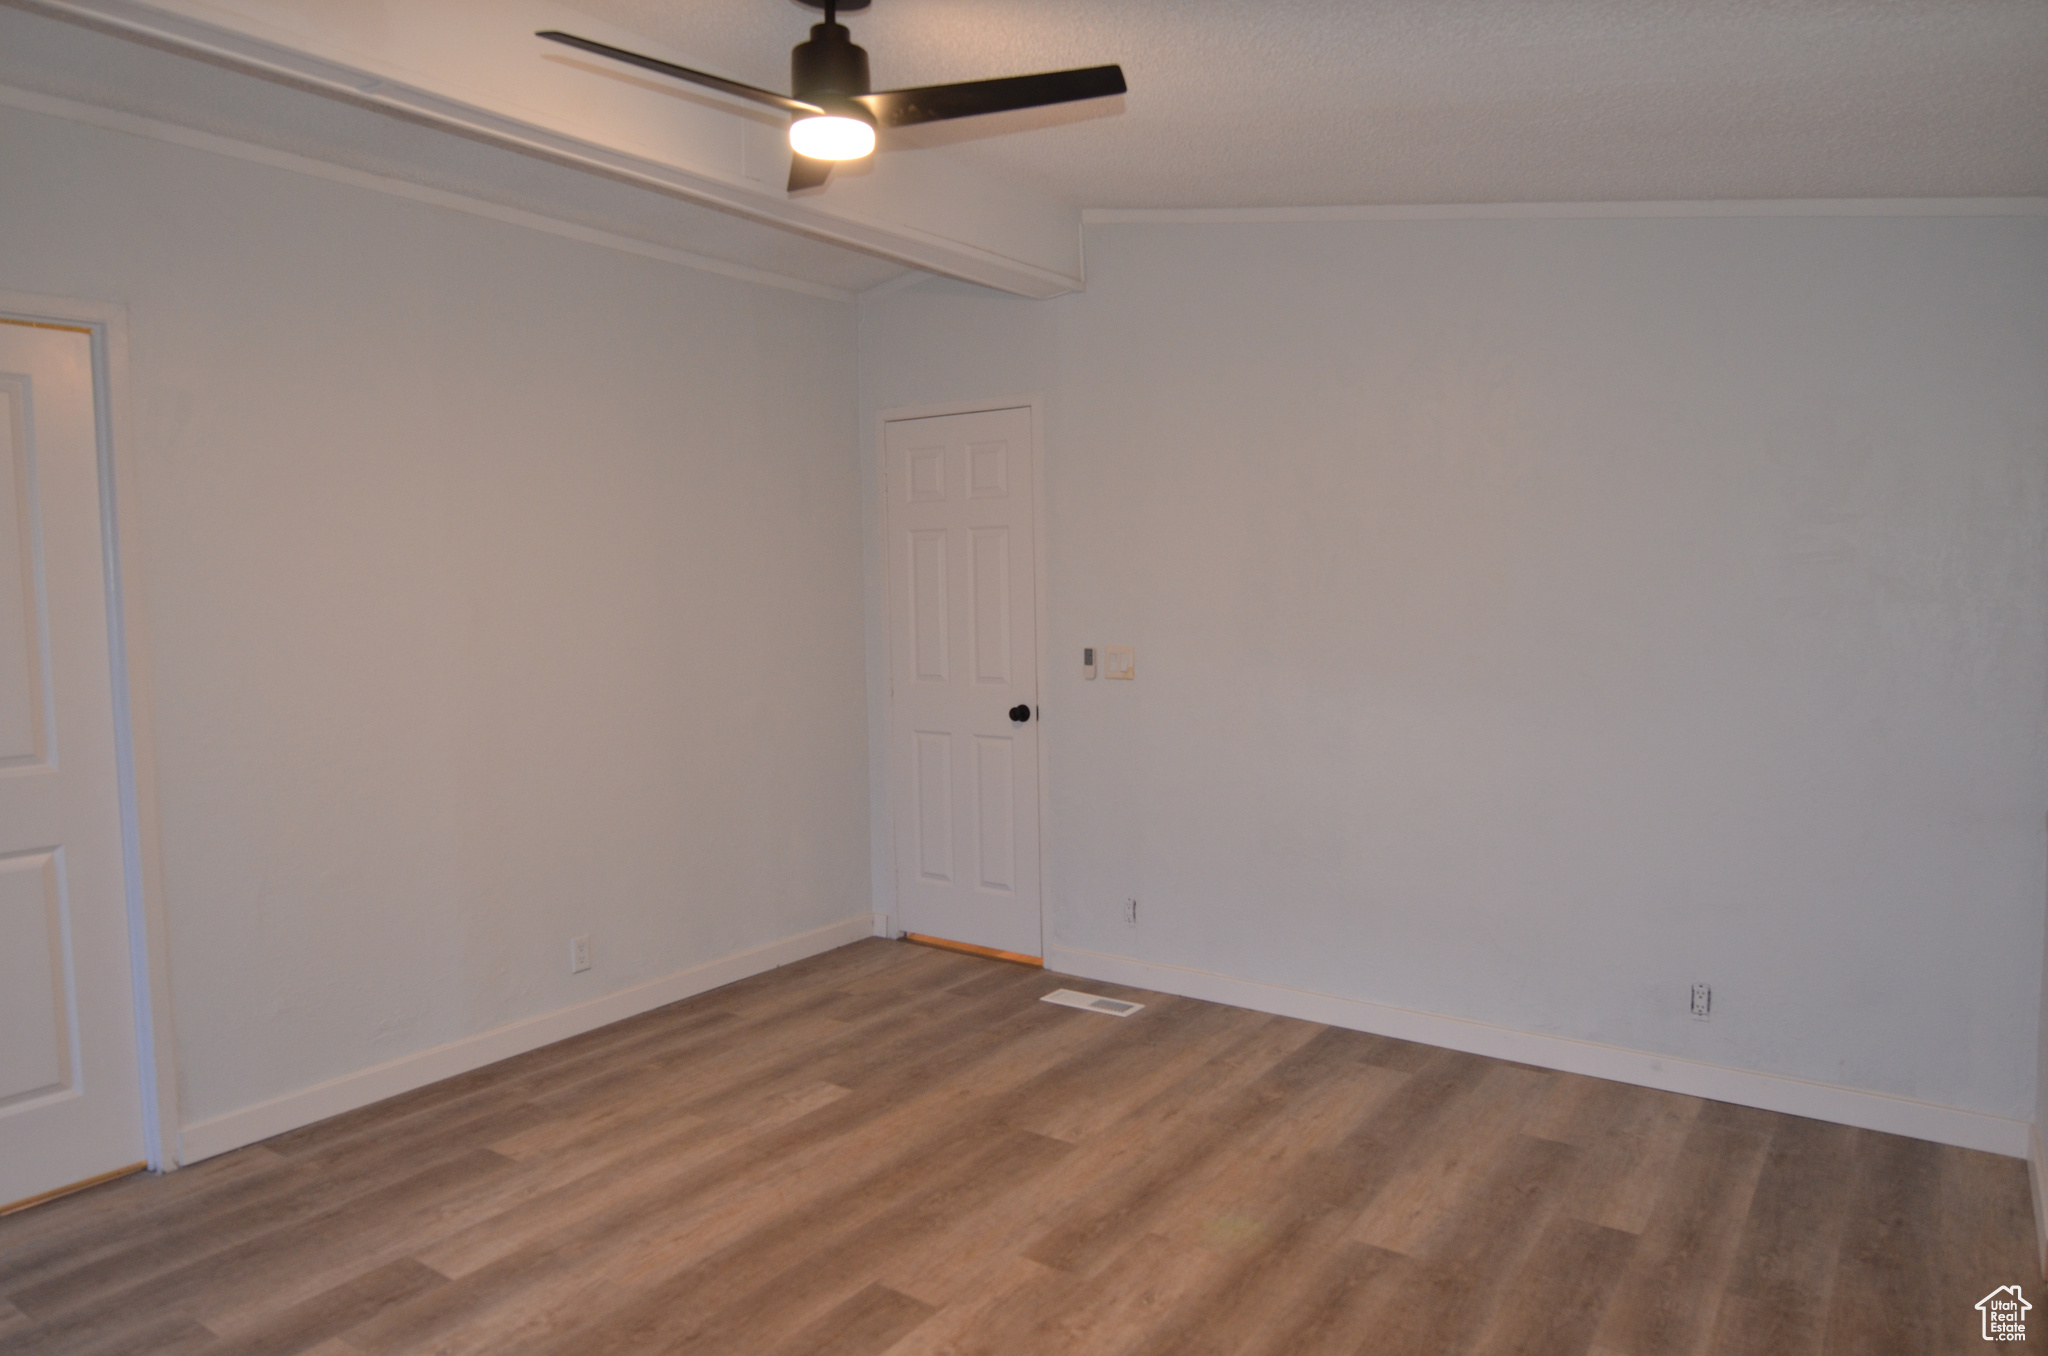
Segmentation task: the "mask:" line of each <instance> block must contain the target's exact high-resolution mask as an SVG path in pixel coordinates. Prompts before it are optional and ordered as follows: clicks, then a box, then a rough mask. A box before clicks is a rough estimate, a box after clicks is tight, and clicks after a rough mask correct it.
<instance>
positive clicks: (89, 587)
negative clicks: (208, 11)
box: [0, 319, 145, 1207]
mask: <svg viewBox="0 0 2048 1356" xmlns="http://www.w3.org/2000/svg"><path fill="white" fill-rule="evenodd" d="M96 418H97V415H96V411H95V408H94V401H93V363H92V339H91V336H90V335H89V334H87V333H85V332H83V331H76V330H65V329H57V328H51V327H47V326H31V325H26V324H22V323H20V322H16V321H8V320H5V319H0V1207H4V1206H6V1205H9V1204H12V1203H14V1202H17V1201H21V1200H24V1199H27V1198H31V1197H34V1196H39V1195H41V1194H43V1193H45V1192H49V1191H54V1190H57V1189H59V1188H61V1187H65V1186H69V1185H72V1184H73V1183H77V1182H81V1181H85V1180H87V1179H90V1178H94V1177H99V1176H102V1175H105V1174H108V1173H112V1172H116V1171H120V1170H122V1169H125V1168H132V1167H138V1166H140V1165H141V1163H142V1161H143V1159H144V1156H145V1154H144V1148H143V1129H142V1099H141V1087H140V1081H139V1078H138V1076H137V1070H136V1053H135V1045H136V1037H135V1020H134V1009H133V990H132V987H131V985H130V983H129V974H128V931H127V908H126V899H125V892H124V887H123V879H124V877H123V865H122V858H121V818H120V795H119V790H118V783H117V781H116V777H115V762H114V696H113V684H112V680H111V677H110V672H111V671H110V668H109V655H108V645H107V591H106V577H105V574H104V572H103V567H102V557H101V549H100V548H101V538H100V494H99V456H98V437H97V432H96Z"/></svg>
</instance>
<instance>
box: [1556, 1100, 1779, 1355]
mask: <svg viewBox="0 0 2048 1356" xmlns="http://www.w3.org/2000/svg"><path fill="white" fill-rule="evenodd" d="M1769 1145H1770V1136H1769V1134H1768V1133H1767V1132H1759V1131H1756V1130H1740V1129H1732V1128H1730V1127H1728V1126H1726V1125H1722V1124H1715V1123H1713V1122H1711V1121H1702V1120H1701V1119H1700V1118H1699V1117H1697V1116H1696V1117H1694V1119H1693V1122H1692V1125H1691V1128H1690V1129H1689V1131H1688V1132H1687V1134H1686V1138H1685V1143H1684V1146H1683V1147H1682V1149H1681V1150H1680V1152H1679V1155H1678V1158H1677V1160H1676V1161H1675V1162H1674V1163H1673V1164H1672V1166H1671V1170H1670V1172H1669V1173H1668V1174H1667V1176H1666V1180H1665V1183H1664V1189H1663V1192H1662V1193H1661V1194H1660V1195H1659V1196H1658V1198H1657V1202H1656V1205H1655V1208H1654V1209H1653V1210H1652V1212H1651V1215H1650V1220H1649V1222H1648V1224H1647V1225H1646V1226H1645V1227H1644V1229H1643V1234H1642V1244H1641V1246H1639V1247H1638V1248H1637V1249H1636V1251H1635V1254H1634V1256H1633V1258H1632V1259H1631V1262H1630V1265H1629V1268H1628V1271H1627V1274H1626V1275H1625V1276H1624V1277H1623V1278H1622V1283H1621V1285H1620V1287H1619V1288H1618V1290H1617V1292H1616V1294H1615V1297H1614V1300H1613V1302H1612V1303H1611V1304H1610V1305H1609V1307H1608V1310H1607V1314H1606V1317H1605V1320H1604V1321H1603V1323H1602V1324H1601V1327H1600V1330H1599V1333H1598V1334H1597V1336H1596V1338H1595V1341H1596V1343H1597V1344H1598V1345H1600V1346H1603V1347H1605V1348H1607V1349H1609V1350H1612V1351H1616V1352H1626V1353H1629V1356H1696V1353H1698V1352H1700V1351H1702V1350H1703V1349H1704V1348H1705V1347H1706V1344H1707V1342H1708V1339H1709V1338H1710V1337H1711V1336H1712V1335H1713V1331H1714V1324H1715V1321H1716V1319H1717V1317H1718V1314H1719V1310H1720V1299H1721V1293H1722V1291H1723V1289H1724V1288H1725V1286H1726V1284H1727V1278H1728V1273H1729V1271H1730V1269H1731V1268H1732V1267H1733V1266H1734V1264H1735V1250H1736V1245H1737V1244H1738V1242H1740V1240H1741V1236H1742V1225H1743V1222H1744V1221H1745V1220H1746V1219H1747V1218H1748V1216H1749V1208H1750V1201H1751V1199H1752V1197H1753V1196H1754V1194H1755V1191H1756V1182H1757V1178H1758V1176H1759V1175H1760V1174H1761V1173H1762V1172H1763V1167H1764V1154H1765V1152H1766V1150H1767V1149H1768V1148H1769Z"/></svg>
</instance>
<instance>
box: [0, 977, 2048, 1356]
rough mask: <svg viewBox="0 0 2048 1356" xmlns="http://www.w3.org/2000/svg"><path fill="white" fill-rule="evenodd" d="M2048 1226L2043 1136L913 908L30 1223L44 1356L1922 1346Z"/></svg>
mask: <svg viewBox="0 0 2048 1356" xmlns="http://www.w3.org/2000/svg"><path fill="white" fill-rule="evenodd" d="M1062 986H1065V987H1086V988H1089V989H1093V990H1097V991H1102V992H1107V993H1110V994H1111V995H1112V996H1121V997H1128V998H1130V999H1132V1000H1133V1001H1137V1002H1141V1003H1143V1004H1145V1007H1144V1009H1143V1010H1142V1011H1141V1012H1140V1013H1139V1014H1137V1015H1136V1016H1133V1017H1131V1018H1129V1019H1124V1020H1110V1019H1105V1018H1103V1017H1100V1016H1098V1015H1096V1014H1091V1013H1084V1012H1076V1011H1074V1010H1071V1009H1066V1008H1059V1007H1054V1006H1051V1005H1047V1004H1043V1003H1040V1002H1039V1001H1038V999H1039V997H1041V996H1042V995H1043V994H1044V993H1047V992H1049V991H1050V990H1052V989H1054V988H1059V987H1062ZM2032 1227H2033V1226H2032V1211H2031V1204H2030V1199H2029V1196H2028V1191H2027V1182H2026V1170H2025V1165H2024V1164H2023V1163H2021V1162H2019V1161H2018V1160H2013V1159H2001V1158H1997V1157H1994V1156H1991V1155H1986V1154H1977V1153H1971V1152H1968V1151H1964V1150H1958V1149H1951V1148H1946V1147H1941V1146H1934V1145H1929V1144H1925V1143H1922V1142H1918V1141H1911V1140H1902V1139H1897V1138H1895V1137H1892V1136H1885V1135H1878V1134H1874V1133H1872V1132H1867V1131H1856V1130H1850V1129H1846V1128H1844V1127H1840V1126H1832V1125H1826V1124H1823V1123H1820V1122H1815V1121H1807V1120H1800V1119H1798V1118H1794V1117H1787V1116H1779V1115H1774V1114H1772V1113H1769V1112H1763V1111H1757V1110H1754V1109H1750V1108H1744V1107H1736V1106H1731V1105H1728V1104H1725V1103H1716V1102H1702V1101H1698V1100H1696V1099H1692V1098H1686V1097H1679V1096H1676V1095H1674V1094H1669V1093H1662V1092H1657V1091H1653V1090H1650V1089H1644V1088H1636V1087H1627V1086H1623V1085H1620V1084H1615V1083H1609V1082H1603V1081H1601V1080H1598V1079H1591V1078H1584V1077H1580V1076H1577V1075H1568V1074H1560V1073H1554V1072H1550V1071H1546V1070H1542V1069H1537V1068H1533V1067H1531V1066H1528V1065H1522V1064H1515V1063H1510V1062H1504V1061H1498V1060H1489V1059H1486V1058H1483V1057H1480V1056H1476V1055H1468V1054H1461V1053H1457V1052H1453V1051H1448V1050H1439V1049H1433V1048H1431V1047H1428V1046H1422V1045H1417V1044H1414V1043H1412V1042H1406V1041H1399V1040H1394V1039H1391V1038H1388V1037H1384V1036H1377V1035H1370V1034H1367V1033H1363V1032H1355V1031H1345V1030H1340V1029H1334V1028H1328V1027H1322V1026H1318V1025H1316V1024H1314V1023H1309V1022H1300V1021H1294V1020H1292V1019H1288V1018H1281V1017H1273V1016H1268V1015H1264V1014H1258V1013H1251V1012H1246V1011H1242V1010H1239V1009H1232V1008H1227V1007H1222V1006H1218V1005H1213V1004H1206V1003H1199V1002H1195V1001H1193V1000H1190V999H1185V998H1176V997H1172V996H1169V995H1164V994H1149V993H1144V992H1142V991H1137V990H1130V989H1125V988H1122V987H1120V986H1114V985H1105V984H1099V983H1095V982H1093V981H1085V980H1077V979H1073V978H1072V977H1067V976H1059V975H1053V974H1046V973H1043V972H1040V971H1037V970H1032V969H1027V968H1025V967H1019V966H1013V965H1005V964H1002V963H1000V962H994V961H988V960H984V959H980V958H976V957H971V956H963V955H957V954H953V953H948V952H943V951H937V950H933V949H930V948H923V947H914V946H905V945H902V944H898V943H892V942H888V941H883V940H880V939H874V940H870V941H864V942H860V943H856V944H855V945H853V946H849V947H845V948H842V949H840V950H839V951H836V952H832V953H828V954H825V955H821V956H816V957H811V958H808V959H806V960H805V961H802V962H799V963H797V964H795V965H792V966H788V967H784V968H783V969H780V970H777V971H773V972H770V973H766V974H762V975H758V976H754V977H752V978H750V979H748V980H745V981H742V982H741V983H739V984H736V985H731V986H727V987H726V988H724V989H719V990H713V991H711V992H709V993H705V994H700V995H697V996H695V997H694V998H691V999H686V1000H684V1001H682V1002H680V1003H676V1004H672V1005H670V1006H668V1007H666V1008H662V1009H658V1010H656V1011H654V1012H650V1013H644V1014H641V1015H640V1016H638V1017H635V1018H632V1019H630V1020H628V1021H626V1022H621V1023H617V1024H615V1025H614V1026H611V1027H607V1028H603V1029H600V1030H598V1031H593V1032H587V1033H584V1034H583V1035H581V1036H578V1037H575V1038H573V1039H571V1040H569V1041H564V1042H560V1043H558V1044H557V1045H554V1046H550V1047H546V1048H544V1049H541V1050H535V1051H529V1052H527V1053H526V1054H524V1055H521V1056H518V1057H516V1058H514V1059H511V1060H506V1061H503V1062H502V1063H500V1064H497V1065H493V1066H490V1067H488V1068H484V1069H478V1070H474V1071H471V1072H470V1073H467V1074H464V1075H462V1076H460V1077H459V1078H454V1079H450V1080H447V1081H446V1082H444V1083H440V1084H435V1085H432V1086H430V1087H426V1088H421V1089H416V1090H414V1091H412V1092H409V1093H406V1094H403V1095H401V1096H399V1097H395V1098H391V1099H389V1100H388V1101H386V1102H383V1103H379V1104H377V1105H375V1106H370V1107H364V1108H361V1109H359V1110H357V1111H353V1112H350V1113H348V1114H347V1115H345V1116H341V1117H336V1118H334V1119H333V1120H330V1121H327V1122H323V1123H321V1124H319V1125H315V1126H308V1127H305V1128H304V1129H302V1130H298V1131H294V1132H292V1133H291V1134H289V1135H285V1136H280V1137H278V1138H277V1139H275V1140H271V1141H268V1142H266V1143H265V1144H263V1145H257V1146H251V1147H250V1148H247V1149H244V1150H240V1151H238V1152H237V1153H235V1154H230V1155H224V1156H222V1157H220V1158H218V1159H214V1160H210V1161H209V1162H207V1163H204V1164H200V1165H197V1166H195V1167H193V1168H190V1169H186V1170H184V1171H182V1172H179V1173H176V1174H172V1175H170V1176H168V1177H163V1178H130V1179H127V1180H125V1181H121V1182H115V1183H109V1184H107V1185H106V1186H103V1187H101V1188H96V1189H95V1190H93V1191H89V1192H84V1193H81V1194H80V1195H78V1196H76V1197H73V1198H70V1199H67V1200H62V1201H57V1202H53V1203H51V1204H49V1205H46V1206H43V1207H39V1208H38V1209H36V1210H33V1211H28V1212H24V1213H23V1214H22V1215H19V1216H13V1217H9V1218H7V1219H0V1356H10V1354H11V1353H29V1352H34V1353H37V1356H110V1354H111V1353H122V1352H136V1353H140V1352H149V1353H152V1356H165V1354H166V1353H169V1354H171V1356H223V1353H235V1354H236V1356H247V1354H248V1353H254V1352H277V1353H284V1352H295V1353H302V1354H305V1356H571V1353H574V1356H584V1353H603V1354H604V1356H611V1353H615V1352H616V1353H622V1354H624V1356H631V1353H634V1352H641V1351H645V1352H655V1351H661V1352H667V1351H688V1352H690V1353H691V1354H692V1356H739V1354H740V1353H745V1354H746V1356H820V1354H821V1353H825V1352H832V1353H844V1356H970V1354H978V1356H1022V1354H1028V1356H1040V1354H1041V1353H1065V1354H1067V1356H1081V1354H1083V1353H1086V1354H1087V1356H1167V1353H1171V1354H1172V1356H1205V1353H1206V1354H1207V1356H1220V1354H1221V1353H1226V1352H1227V1353H1231V1356H1238V1354H1239V1353H1242V1356H1507V1354H1508V1353H1516V1354H1523V1356H1538V1354H1540V1356H1579V1353H1585V1356H1710V1353H1733V1354H1738V1356H1746V1354H1747V1353H1764V1352H1768V1353H1771V1356H1778V1353H1781V1352H1787V1351H1800V1352H1809V1351H1810V1352H1815V1353H1820V1354H1821V1356H1828V1354H1829V1353H1847V1352H1872V1353H1881V1356H1920V1353H1923V1352H1952V1351H1953V1352H1961V1351H1964V1350H1971V1351H1974V1350H1978V1349H1979V1345H1980V1344H1979V1341H1978V1339H1977V1337H1976V1314H1975V1311H1974V1309H1973V1308H1971V1307H1970V1306H1973V1305H1974V1304H1975V1302H1976V1300H1978V1299H1980V1298H1982V1297H1983V1295H1984V1294H1986V1293H1988V1292H1989V1291H1990V1290H1992V1289H1993V1288H1994V1287H1995V1286H1998V1285H2005V1284H2013V1283H2016V1282H2017V1283H2023V1284H2026V1285H2028V1286H2029V1288H2030V1294H2031V1297H2032V1298H2033V1299H2034V1300H2036V1301H2037V1302H2043V1301H2044V1297H2043V1296H2042V1295H2041V1293H2040V1290H2039V1287H2038V1284H2037V1278H2036V1277H2035V1276H2034V1268H2035V1266H2036V1261H2035V1258H2034V1254H2033V1246H2034V1245H2033V1233H2032ZM2044 1312H2048V1310H2044Z"/></svg>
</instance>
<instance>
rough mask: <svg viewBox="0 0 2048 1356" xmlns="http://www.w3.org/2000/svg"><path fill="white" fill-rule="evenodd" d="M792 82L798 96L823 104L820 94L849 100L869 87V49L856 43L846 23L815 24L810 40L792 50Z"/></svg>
mask: <svg viewBox="0 0 2048 1356" xmlns="http://www.w3.org/2000/svg"><path fill="white" fill-rule="evenodd" d="M789 84H790V88H791V90H793V91H794V92H795V94H796V97H797V98H799V99H803V100H805V101H807V102H809V103H815V104H819V105H820V106H821V107H823V106H824V104H823V101H822V99H821V96H831V95H835V94H836V95H838V96H839V100H840V101H841V102H848V103H850V102H851V101H852V100H853V97H854V96H855V95H859V94H866V93H867V92H868V90H869V88H870V86H869V84H868V54H867V49H865V48H863V47H860V46H858V45H857V44H855V43H854V41H853V38H852V35H851V34H850V33H849V32H848V30H847V27H846V25H845V24H840V23H822V24H814V25H813V26H812V27H811V38H810V41H809V42H800V43H798V44H797V45H796V46H795V47H792V48H791V49H790V52H789ZM835 111H836V110H835ZM863 111H865V110H863Z"/></svg>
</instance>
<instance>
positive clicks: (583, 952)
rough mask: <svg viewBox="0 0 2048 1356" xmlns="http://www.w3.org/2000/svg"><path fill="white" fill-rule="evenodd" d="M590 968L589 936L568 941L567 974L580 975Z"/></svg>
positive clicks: (585, 934) (586, 934)
mask: <svg viewBox="0 0 2048 1356" xmlns="http://www.w3.org/2000/svg"><path fill="white" fill-rule="evenodd" d="M589 968H590V934H589V933H587V932H586V933H584V934H583V935H582V936H581V937H571V938H570V939H569V973H570V974H572V975H580V974H582V973H583V972H584V971H585V970H588V969H589Z"/></svg>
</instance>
